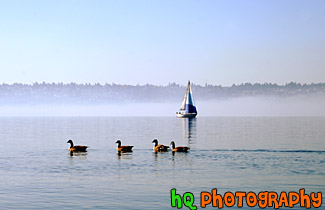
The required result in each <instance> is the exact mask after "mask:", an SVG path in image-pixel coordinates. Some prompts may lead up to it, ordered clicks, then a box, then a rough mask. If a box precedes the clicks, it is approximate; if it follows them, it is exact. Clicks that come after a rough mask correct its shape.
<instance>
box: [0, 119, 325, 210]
mask: <svg viewBox="0 0 325 210" xmlns="http://www.w3.org/2000/svg"><path fill="white" fill-rule="evenodd" d="M154 138H157V139H158V140H159V143H162V144H169V143H170V141H171V140H173V141H175V143H176V146H178V145H179V146H180V145H187V146H189V147H191V151H190V152H189V153H185V154H182V153H177V154H174V155H172V153H171V152H168V153H159V154H155V153H154V152H153V150H152V148H153V144H152V143H151V141H152V140H153V139H154ZM69 139H73V140H74V143H75V144H76V145H78V144H80V145H87V146H89V149H88V152H87V153H86V154H74V155H73V156H71V155H70V153H69V152H68V148H69V145H68V144H67V143H66V142H67V140H69ZM117 139H121V140H122V144H124V145H134V149H133V151H134V152H133V153H131V154H121V155H120V156H119V155H118V154H117V152H116V144H115V141H116V140H117ZM0 142H1V146H0V152H1V153H0V180H1V182H0V209H11V210H16V209H17V210H18V209H19V210H22V209H33V210H35V209H53V210H54V209H55V210H58V209H139V210H140V209H142V210H143V209H176V208H172V207H171V200H170V190H171V189H172V188H176V189H177V193H178V194H183V193H185V192H192V193H193V194H194V196H195V203H194V204H195V205H197V206H198V207H199V206H200V202H199V200H200V192H201V191H211V190H212V189H213V188H217V189H218V193H220V194H221V193H222V194H223V193H224V192H227V191H230V192H233V193H235V192H236V191H244V192H249V191H254V192H256V193H258V192H260V191H275V192H278V193H280V192H281V191H287V192H288V191H295V192H298V191H299V189H301V188H305V189H306V192H307V193H310V192H319V191H322V192H324V190H325V118H323V117H288V118H286V117H274V118H272V117H269V118H267V117H256V118H254V117H198V118H197V119H194V120H188V119H177V118H176V117H34V118H33V117H24V118H20V117H11V118H10V117H9V118H0ZM323 203H324V199H323ZM233 208H236V207H233ZM183 209H188V208H187V207H185V206H184V207H183ZM198 209H201V208H200V207H199V208H198ZM207 209H217V208H212V207H211V205H209V206H208V207H207ZM225 209H227V207H226V208H225ZM241 209H251V208H249V207H247V206H246V207H245V206H244V208H241ZM295 209H300V208H298V207H297V208H295ZM320 209H324V207H323V206H322V207H321V208H320Z"/></svg>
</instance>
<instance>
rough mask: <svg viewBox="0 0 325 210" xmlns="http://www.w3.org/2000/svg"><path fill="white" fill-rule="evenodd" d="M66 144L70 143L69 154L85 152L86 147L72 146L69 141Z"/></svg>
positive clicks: (71, 142)
mask: <svg viewBox="0 0 325 210" xmlns="http://www.w3.org/2000/svg"><path fill="white" fill-rule="evenodd" d="M67 143H70V149H69V151H70V152H87V151H86V150H87V148H88V147H87V146H80V145H77V146H74V145H73V141H72V140H71V139H70V140H69V141H67Z"/></svg>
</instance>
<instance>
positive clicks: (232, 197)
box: [170, 188, 322, 210]
mask: <svg viewBox="0 0 325 210" xmlns="http://www.w3.org/2000/svg"><path fill="white" fill-rule="evenodd" d="M170 199H171V206H172V207H176V208H178V209H180V208H183V206H185V207H188V208H189V209H191V210H195V209H197V208H198V207H197V205H195V198H194V195H193V193H191V192H186V193H184V194H183V195H181V194H177V192H176V189H175V188H174V189H171V190H170ZM208 205H212V206H213V207H215V208H219V209H222V208H224V207H234V206H237V207H239V208H241V207H243V206H244V205H247V206H248V207H256V206H257V207H259V208H262V209H263V208H266V207H269V208H270V207H273V208H274V209H279V208H281V207H290V208H292V207H301V208H306V209H309V208H312V207H314V208H318V207H321V206H322V192H317V193H314V192H312V193H310V194H306V193H305V189H303V188H302V189H300V190H299V192H281V193H276V192H273V191H262V192H259V193H255V192H247V193H246V192H235V193H232V192H226V193H224V194H223V195H222V194H218V192H217V189H212V190H211V192H205V191H203V192H201V196H200V207H201V208H205V207H207V206H208Z"/></svg>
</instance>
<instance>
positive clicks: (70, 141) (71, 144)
mask: <svg viewBox="0 0 325 210" xmlns="http://www.w3.org/2000/svg"><path fill="white" fill-rule="evenodd" d="M67 143H70V148H71V147H73V142H72V140H71V139H70V140H69V141H67Z"/></svg>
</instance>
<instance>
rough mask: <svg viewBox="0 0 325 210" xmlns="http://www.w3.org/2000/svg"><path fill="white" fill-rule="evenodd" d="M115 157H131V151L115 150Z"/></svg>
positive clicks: (119, 158)
mask: <svg viewBox="0 0 325 210" xmlns="http://www.w3.org/2000/svg"><path fill="white" fill-rule="evenodd" d="M117 159H118V160H121V159H132V152H121V151H118V152H117Z"/></svg>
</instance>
